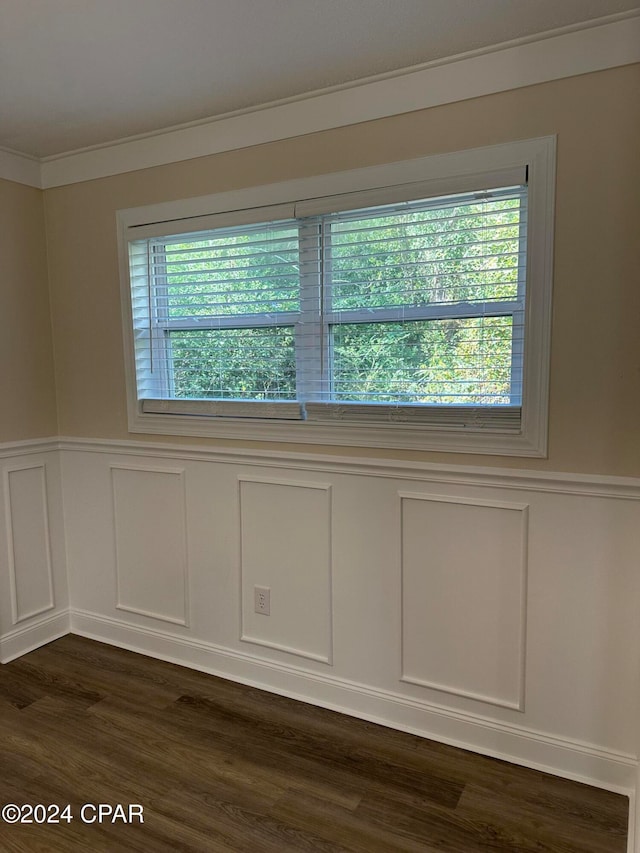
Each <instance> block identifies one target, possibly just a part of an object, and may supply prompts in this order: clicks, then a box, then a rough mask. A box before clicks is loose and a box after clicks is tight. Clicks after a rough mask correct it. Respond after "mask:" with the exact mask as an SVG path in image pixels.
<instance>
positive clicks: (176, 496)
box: [111, 465, 189, 625]
mask: <svg viewBox="0 0 640 853" xmlns="http://www.w3.org/2000/svg"><path fill="white" fill-rule="evenodd" d="M111 478H112V490H113V515H114V525H115V549H116V577H117V603H116V607H117V608H118V609H119V610H127V611H129V612H131V613H139V614H141V615H142V616H149V617H151V618H153V619H158V620H161V621H163V622H172V623H175V624H178V625H187V624H188V622H189V619H188V566H187V538H186V509H185V487H184V472H183V471H182V470H173V469H161V468H129V467H124V466H122V467H120V466H115V465H112V466H111Z"/></svg>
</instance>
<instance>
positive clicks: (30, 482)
mask: <svg viewBox="0 0 640 853" xmlns="http://www.w3.org/2000/svg"><path fill="white" fill-rule="evenodd" d="M4 491H5V517H6V524H7V544H8V568H9V582H10V589H11V610H12V622H13V624H14V625H16V624H18V623H19V622H23V621H24V620H25V619H31V618H32V617H34V616H39V615H40V614H42V613H46V612H47V611H49V610H52V609H53V608H54V606H55V601H54V591H53V576H52V567H51V562H52V561H51V538H50V534H49V509H48V503H47V482H46V467H45V464H44V463H43V462H29V463H26V464H23V465H21V466H20V467H11V468H8V469H5V480H4Z"/></svg>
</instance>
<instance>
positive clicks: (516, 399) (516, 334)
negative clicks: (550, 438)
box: [510, 192, 528, 406]
mask: <svg viewBox="0 0 640 853" xmlns="http://www.w3.org/2000/svg"><path fill="white" fill-rule="evenodd" d="M527 206H528V194H527V193H526V192H523V193H522V194H521V195H520V208H519V231H518V291H517V295H518V308H517V310H515V311H514V312H513V326H512V330H511V383H510V384H511V387H510V402H511V404H512V405H518V406H519V405H522V390H523V389H522V377H523V364H524V336H525V328H524V327H525V298H526V297H525V286H526V280H527V221H528V210H527Z"/></svg>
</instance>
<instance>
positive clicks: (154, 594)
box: [0, 439, 640, 789]
mask: <svg viewBox="0 0 640 853" xmlns="http://www.w3.org/2000/svg"><path fill="white" fill-rule="evenodd" d="M61 446H62V453H61V454H60V455H61V459H62V463H63V474H64V477H63V483H64V501H65V522H66V533H67V554H68V560H67V563H68V573H69V581H70V585H71V612H70V617H71V626H72V630H74V631H80V632H81V633H86V634H87V635H89V636H93V637H95V638H97V639H103V640H106V641H107V642H113V643H115V644H116V645H125V646H128V647H130V648H134V649H138V650H140V651H144V652H145V653H147V654H152V655H157V656H160V657H165V658H167V659H169V660H173V661H175V662H179V663H183V664H185V665H187V666H195V667H198V668H202V669H204V670H205V671H208V672H212V673H216V674H218V675H221V676H223V677H226V678H231V679H236V680H240V681H243V680H244V681H246V682H247V683H252V684H255V685H256V686H259V687H261V688H263V689H266V690H272V691H275V692H280V693H283V694H285V695H289V696H292V697H294V698H298V699H303V700H305V701H309V702H313V703H317V704H320V705H326V706H328V707H333V708H336V709H338V710H342V711H344V712H346V713H350V714H355V715H357V716H360V717H363V718H366V719H372V720H376V721H378V722H382V723H384V724H386V725H389V726H392V727H397V728H405V729H407V730H410V731H414V732H417V733H419V734H421V735H423V736H425V737H431V738H435V739H436V740H443V741H446V742H450V743H456V744H458V745H461V746H464V747H466V748H469V749H475V750H477V751H480V752H484V753H488V754H490V755H496V756H498V757H500V758H504V759H506V760H509V761H515V762H516V763H518V762H519V763H523V764H526V765H528V766H533V767H538V768H542V769H547V770H551V771H552V772H556V773H559V774H560V775H565V776H570V777H573V778H579V779H582V780H583V781H587V782H590V783H592V784H598V785H603V786H605V787H609V788H614V789H621V788H623V789H630V788H631V787H632V785H635V767H636V759H635V756H636V754H637V747H638V731H639V724H638V720H640V684H639V682H640V619H638V609H639V602H640V573H639V572H638V542H639V539H638V531H639V530H640V481H637V480H631V479H624V480H623V479H621V478H620V479H616V478H604V477H595V476H594V477H592V478H589V477H586V476H584V475H583V476H577V475H569V474H566V475H565V474H558V473H554V474H545V473H540V472H531V471H517V472H511V471H506V470H498V469H486V468H472V467H471V466H469V467H463V466H453V465H452V466H444V465H429V464H427V463H416V462H411V463H408V462H406V463H405V462H402V461H396V462H392V461H390V460H386V461H384V460H380V459H375V460H373V459H371V460H365V459H360V458H355V457H350V456H344V457H337V456H333V457H328V456H321V455H312V454H308V455H307V454H298V453H288V452H280V451H275V450H274V451H262V450H260V451H258V450H240V449H238V450H232V449H230V448H223V449H221V448H217V447H210V446H208V447H196V446H192V445H180V446H177V445H169V444H167V445H160V444H155V443H154V444H146V443H143V442H134V441H132V442H103V441H101V442H97V441H96V442H92V441H90V440H82V441H81V440H76V439H73V440H68V441H64V442H62V445H61ZM47 464H48V465H49V463H47ZM113 466H115V467H113ZM183 471H184V475H183V474H182V472H183ZM47 474H49V467H48V468H47ZM114 478H115V487H116V488H115V507H116V509H117V512H116V513H115V519H114V512H113V507H112V504H113V501H114ZM183 488H184V492H185V494H183ZM399 495H400V496H403V497H402V498H400V497H399ZM185 505H186V508H187V514H186V519H185ZM401 509H402V512H401ZM51 518H52V520H53V504H52V506H51ZM114 520H115V524H116V525H117V527H118V530H117V537H118V538H117V541H118V544H119V554H118V556H119V561H120V565H119V566H117V565H116V560H115V549H114V541H116V539H115V536H116V534H115V533H114ZM123 525H125V526H124V527H123ZM126 525H130V529H128V528H126ZM55 529H56V526H55V525H52V530H55ZM127 530H128V532H127ZM125 533H126V535H125ZM185 536H186V539H187V544H188V556H189V560H188V568H189V571H188V573H187V571H186V568H187V559H186V554H185V552H184V549H183V548H182V544H183V540H184V538H185ZM3 537H4V525H0V561H2V560H3V559H5V554H6V547H5V546H4V542H3V541H2V540H3ZM181 543H182V544H181ZM55 555H56V551H55V548H54V581H55V582H56V600H57V599H58V592H57V590H58V587H57V577H58V576H57V574H56V571H55V569H56V561H55ZM401 558H402V559H401ZM1 568H2V567H0V621H1V620H2V619H4V620H5V622H6V624H7V626H10V624H11V622H10V608H9V607H8V601H7V602H5V600H4V599H5V596H4V589H5V588H6V589H7V597H8V581H7V580H6V573H3V571H2V570H1ZM118 575H119V577H117V576H118ZM187 575H188V580H189V592H190V597H191V600H190V601H189V599H188V598H186V597H185V582H186V578H187ZM403 575H404V576H403ZM118 583H119V585H120V601H121V603H122V604H124V605H125V606H131V607H132V608H134V609H135V612H131V611H129V610H123V609H116V608H115V603H116V589H117V584H118ZM127 584H129V585H128V586H127ZM403 584H404V586H403ZM255 585H260V586H266V587H269V588H270V589H271V615H270V616H262V615H258V614H255V613H254V610H253V587H254V586H255ZM403 598H404V613H403V612H402V610H403V608H402V601H403ZM525 605H526V607H525ZM525 613H526V619H525ZM145 614H147V615H145ZM148 614H151V615H152V616H155V617H156V619H157V618H158V617H160V618H161V619H165V620H166V621H164V622H163V621H153V620H151V619H149V616H148ZM186 614H189V616H188V621H189V627H188V628H185V627H184V625H183V621H187V615H186ZM47 615H48V614H47ZM402 617H404V624H403V622H402ZM172 620H174V621H172ZM525 627H526V669H525V667H524V665H523V664H524V658H525V655H524V652H525V644H524V634H525ZM48 630H53V625H52V626H50V628H49V629H48ZM34 636H35V635H34ZM27 639H28V638H27V637H26V636H25V637H22V635H20V636H18V635H16V636H15V637H14V638H13V639H12V640H11V646H10V647H9V646H7V653H10V654H14V649H17V648H18V647H19V646H23V647H26V645H27ZM29 642H31V639H29ZM328 664H330V665H328ZM523 685H526V694H525V699H526V702H524V704H523V701H522V700H523V692H522V688H523Z"/></svg>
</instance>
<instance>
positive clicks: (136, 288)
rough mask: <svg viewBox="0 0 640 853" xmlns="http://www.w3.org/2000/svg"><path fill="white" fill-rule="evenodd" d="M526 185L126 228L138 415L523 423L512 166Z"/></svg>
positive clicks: (523, 197) (519, 232) (523, 227)
mask: <svg viewBox="0 0 640 853" xmlns="http://www.w3.org/2000/svg"><path fill="white" fill-rule="evenodd" d="M521 178H522V182H521V183H518V184H517V185H511V186H499V187H495V186H491V185H489V186H487V187H485V188H482V189H477V190H476V189H474V191H473V192H466V193H457V194H455V195H447V196H439V197H436V198H411V194H412V192H411V189H410V188H409V189H408V188H407V186H404V187H402V188H399V189H398V190H397V191H396V200H395V201H394V200H391V201H390V200H389V199H390V198H393V189H391V190H390V189H386V190H385V191H384V192H382V193H378V196H377V197H378V199H379V200H380V199H382V202H383V203H377V204H374V203H372V195H371V193H367V194H366V202H367V204H366V206H364V205H363V206H360V207H358V204H359V203H360V204H362V202H363V200H365V199H364V194H354V195H353V196H351V197H338V198H337V199H334V200H331V199H325V200H322V199H320V200H314V201H313V202H309V203H301V204H298V205H296V207H295V210H294V209H293V208H292V207H291V206H287V208H286V212H287V214H288V215H287V217H286V218H279V219H271V218H270V221H261V220H262V219H263V218H264V217H265V216H267V215H268V214H269V211H267V212H265V211H261V210H260V209H256V210H253V211H243V212H241V213H240V214H236V215H235V218H234V219H228V218H227V219H219V218H218V217H212V218H210V219H207V221H206V230H192V231H185V228H186V227H189V226H191V227H194V226H195V228H196V229H197V228H198V226H203V225H205V222H204V220H203V221H201V222H199V223H197V224H196V222H195V221H194V222H192V223H188V224H185V223H179V222H176V223H164V224H163V225H162V226H161V228H160V229H159V228H158V226H154V227H153V231H154V234H153V236H142V235H143V234H145V231H144V229H141V230H140V232H139V234H140V237H139V238H137V235H136V234H135V233H132V236H133V237H134V239H133V240H131V242H130V283H131V302H132V316H133V328H134V343H135V362H136V374H137V393H138V399H139V400H140V401H141V406H142V410H143V411H144V412H149V413H164V414H185V413H187V414H189V413H190V414H198V415H210V416H214V417H215V416H218V417H225V416H226V417H234V418H277V419H284V420H286V419H303V418H306V419H308V420H310V421H327V422H329V421H336V420H340V421H351V422H354V423H357V422H363V421H374V422H381V423H382V422H388V423H392V424H403V423H408V424H415V423H421V424H427V425H429V424H434V425H441V426H446V428H453V429H458V428H463V429H469V428H471V429H485V428H490V429H492V430H499V431H516V430H518V429H519V428H520V417H521V414H520V413H521V404H522V391H523V352H524V332H525V312H526V269H527V263H526V252H527V218H528V217H527V185H526V182H525V180H524V170H522V172H521ZM418 191H419V188H416V189H414V190H413V192H414V193H416V192H418ZM373 198H375V195H374V196H373ZM333 207H335V208H336V209H332V208H333ZM271 212H272V211H271ZM277 212H278V213H280V212H281V211H280V210H278V211H277ZM229 222H231V223H232V224H228V223H229ZM218 223H222V224H218ZM172 225H173V226H174V228H175V230H174V231H173V232H172ZM158 230H161V231H163V230H164V231H167V233H166V234H162V233H160V234H158V233H157V232H158ZM131 231H132V232H135V229H131ZM183 231H184V233H179V232H183Z"/></svg>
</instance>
